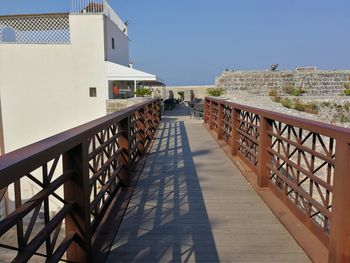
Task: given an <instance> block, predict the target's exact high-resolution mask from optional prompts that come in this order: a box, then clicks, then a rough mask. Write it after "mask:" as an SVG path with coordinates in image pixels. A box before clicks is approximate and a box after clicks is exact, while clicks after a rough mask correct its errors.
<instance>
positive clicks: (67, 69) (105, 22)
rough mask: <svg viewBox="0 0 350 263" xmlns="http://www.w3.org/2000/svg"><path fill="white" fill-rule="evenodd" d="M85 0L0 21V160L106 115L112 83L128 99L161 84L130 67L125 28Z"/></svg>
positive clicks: (104, 6) (103, 5) (104, 8)
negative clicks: (141, 89) (137, 91)
mask: <svg viewBox="0 0 350 263" xmlns="http://www.w3.org/2000/svg"><path fill="white" fill-rule="evenodd" d="M82 2H84V3H85V4H84V5H80V3H82ZM87 2H89V1H79V0H71V12H70V13H55V14H37V15H15V16H0V107H1V111H0V113H1V115H0V146H1V147H0V148H1V153H2V154H3V153H6V152H10V151H13V150H15V149H18V148H21V147H23V146H25V145H28V144H31V143H33V142H36V141H38V140H41V139H44V138H47V137H49V136H51V135H54V134H57V133H59V132H61V131H64V130H67V129H70V128H72V127H75V126H78V125H80V124H83V123H85V122H88V121H90V120H93V119H96V118H98V117H101V116H103V115H105V114H106V103H107V101H109V100H110V99H114V98H116V96H115V94H114V92H113V86H114V85H116V86H118V89H119V95H118V97H126V98H127V97H131V96H133V95H134V89H135V85H138V84H141V85H143V83H147V84H149V83H150V82H151V83H152V85H162V81H161V80H160V79H158V78H157V77H156V76H155V75H152V74H148V73H145V72H142V71H138V70H134V69H132V68H131V67H129V64H130V60H129V38H128V29H127V23H124V22H123V21H122V20H121V19H120V18H119V16H118V15H117V14H116V13H115V12H114V11H113V10H112V8H111V7H110V6H109V5H108V3H107V2H106V1H102V0H96V1H94V3H92V2H90V3H88V4H86V3H87ZM33 189H34V188H33V187H32V188H31V187H29V188H26V189H22V191H23V193H22V194H23V196H28V197H30V196H32V195H33V193H34V190H33ZM0 193H1V189H0ZM9 196H10V198H11V192H10V193H9ZM1 198H2V196H0V201H1ZM0 207H1V205H0ZM0 213H1V211H0ZM0 216H1V215H0Z"/></svg>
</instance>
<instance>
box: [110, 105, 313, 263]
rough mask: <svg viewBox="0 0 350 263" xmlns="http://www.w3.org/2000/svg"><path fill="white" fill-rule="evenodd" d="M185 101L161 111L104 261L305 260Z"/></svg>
mask: <svg viewBox="0 0 350 263" xmlns="http://www.w3.org/2000/svg"><path fill="white" fill-rule="evenodd" d="M186 115H187V110H186V109H184V108H183V107H180V109H177V110H175V111H172V112H170V114H167V115H166V116H163V120H162V124H161V127H160V129H159V131H158V134H157V137H156V139H155V143H154V145H153V147H152V149H151V154H150V156H149V159H148V160H147V163H146V166H145V169H144V171H143V173H142V175H141V177H140V180H139V183H138V185H137V188H136V190H135V194H134V196H133V198H132V201H131V203H130V205H129V208H128V210H127V213H126V216H125V219H124V221H123V223H122V225H121V228H120V231H119V233H118V235H117V237H116V239H115V242H114V245H113V247H112V250H111V252H110V255H109V258H108V262H212V263H215V262H279V263H280V262H310V261H309V259H308V258H307V256H306V255H305V254H304V252H303V251H302V249H301V248H300V247H299V246H298V245H297V244H296V242H295V241H294V239H293V238H292V237H291V236H290V235H289V233H288V232H287V231H286V230H285V229H284V227H283V226H282V225H281V224H280V223H279V221H278V220H277V219H276V218H275V216H274V215H273V214H272V212H271V211H270V210H269V208H268V207H267V206H266V205H265V204H264V203H263V201H262V200H261V199H260V198H259V196H258V195H257V194H256V193H255V192H254V191H253V190H252V189H251V187H250V186H249V184H248V183H247V181H246V180H245V179H244V177H243V176H242V175H241V174H240V172H239V171H238V170H237V168H236V167H235V165H234V164H233V163H232V162H231V160H230V159H229V158H228V157H227V156H226V154H225V153H224V152H223V150H222V149H221V148H220V147H219V146H218V145H217V143H216V142H215V140H214V139H213V138H212V137H211V136H210V134H209V133H208V131H207V130H206V129H205V128H204V126H203V124H202V121H198V120H193V119H190V118H189V117H187V116H186Z"/></svg>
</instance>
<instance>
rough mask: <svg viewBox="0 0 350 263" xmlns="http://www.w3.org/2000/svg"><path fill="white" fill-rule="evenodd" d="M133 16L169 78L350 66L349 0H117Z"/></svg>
mask: <svg viewBox="0 0 350 263" xmlns="http://www.w3.org/2000/svg"><path fill="white" fill-rule="evenodd" d="M109 2H110V4H111V5H112V6H113V8H114V9H115V10H116V11H117V13H118V14H119V15H120V17H121V18H122V19H123V20H128V19H129V20H130V21H131V23H130V25H129V36H130V39H131V42H130V58H131V60H132V61H134V65H135V68H138V69H141V70H145V71H148V72H151V73H156V74H157V75H159V76H160V77H161V78H162V79H164V80H165V81H166V83H167V84H168V85H197V84H213V83H214V80H215V77H216V76H217V75H219V74H220V73H221V72H222V71H223V70H224V69H226V68H227V69H237V70H238V69H241V70H252V69H268V68H269V67H270V65H271V64H274V63H278V64H280V69H294V68H295V67H298V66H317V67H318V68H320V69H350V50H349V49H350V11H349V10H350V1H349V0H109ZM68 10H69V0H0V14H11V13H12V14H15V13H28V12H40V13H42V12H52V11H53V12H55V11H56V12H57V11H68Z"/></svg>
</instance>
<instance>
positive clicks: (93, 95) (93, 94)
mask: <svg viewBox="0 0 350 263" xmlns="http://www.w3.org/2000/svg"><path fill="white" fill-rule="evenodd" d="M89 93H90V97H97V90H96V88H90V89H89Z"/></svg>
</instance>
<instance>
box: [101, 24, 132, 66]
mask: <svg viewBox="0 0 350 263" xmlns="http://www.w3.org/2000/svg"><path fill="white" fill-rule="evenodd" d="M112 38H114V46H115V49H112ZM105 50H106V52H105V60H107V61H110V62H114V63H117V64H120V65H124V66H127V67H128V66H129V38H128V36H127V35H126V34H125V33H124V32H122V31H121V30H120V29H119V27H118V26H116V25H115V24H114V23H113V22H112V21H111V20H110V19H109V18H108V17H105Z"/></svg>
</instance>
